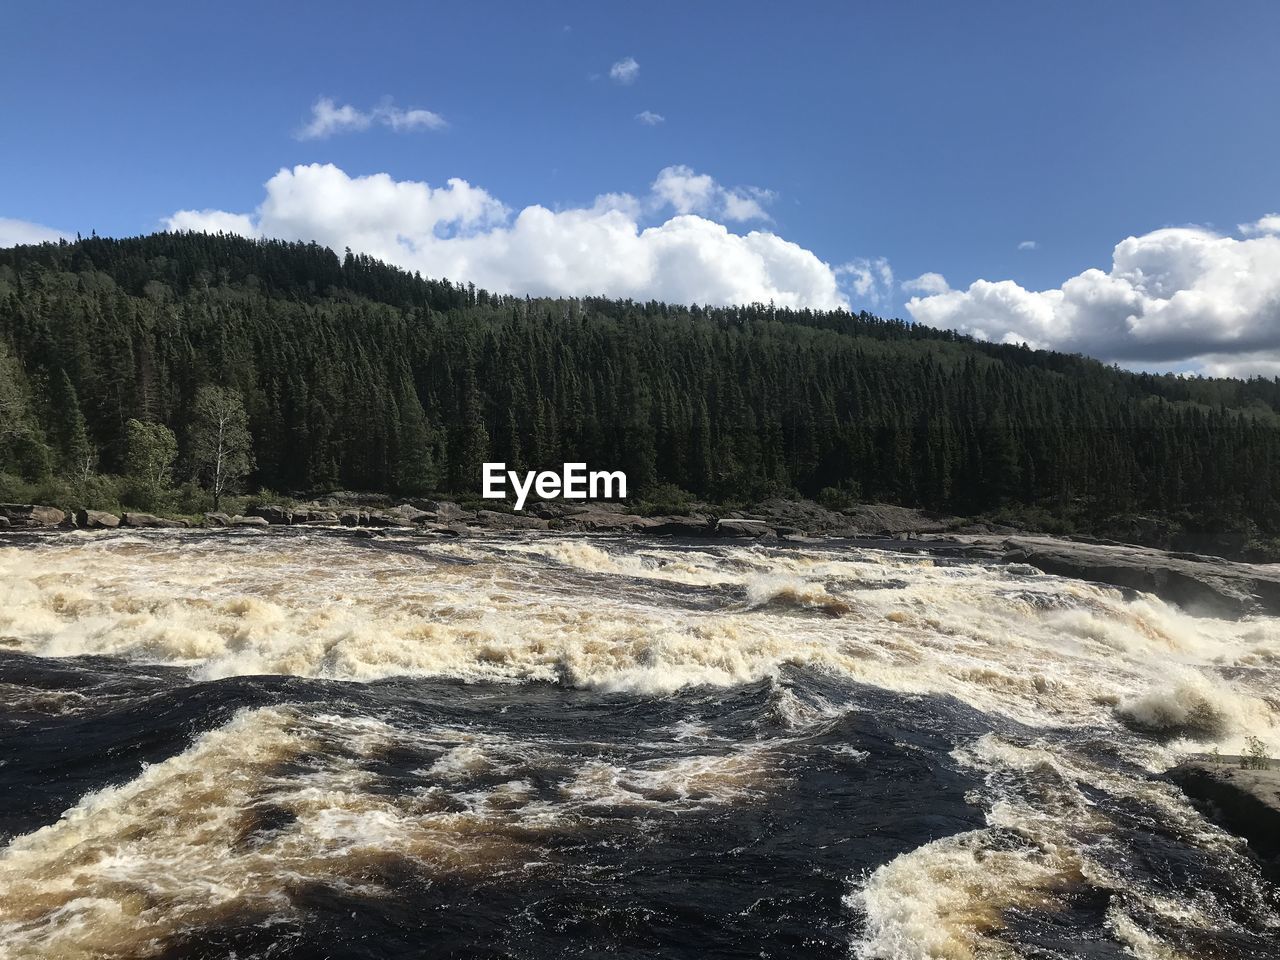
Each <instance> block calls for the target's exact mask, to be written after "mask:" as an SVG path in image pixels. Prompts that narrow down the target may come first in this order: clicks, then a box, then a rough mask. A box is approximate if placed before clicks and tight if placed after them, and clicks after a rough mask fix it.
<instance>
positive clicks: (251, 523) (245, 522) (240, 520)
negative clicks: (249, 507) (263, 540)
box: [231, 516, 271, 527]
mask: <svg viewBox="0 0 1280 960" xmlns="http://www.w3.org/2000/svg"><path fill="white" fill-rule="evenodd" d="M231 526H233V527H269V526H271V523H270V522H269V521H268V520H267V518H266V517H240V516H235V517H232V518H231Z"/></svg>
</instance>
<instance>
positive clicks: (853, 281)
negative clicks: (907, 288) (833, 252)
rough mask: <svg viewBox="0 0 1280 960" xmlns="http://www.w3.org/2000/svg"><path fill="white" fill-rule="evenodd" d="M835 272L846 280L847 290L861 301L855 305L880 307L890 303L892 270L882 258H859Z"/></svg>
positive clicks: (839, 267)
mask: <svg viewBox="0 0 1280 960" xmlns="http://www.w3.org/2000/svg"><path fill="white" fill-rule="evenodd" d="M835 272H836V275H837V276H839V277H843V278H847V279H846V282H847V283H848V285H849V288H850V289H851V290H852V291H853V294H854V296H855V297H857V299H858V300H860V301H861V304H855V305H865V306H870V307H880V306H884V305H886V304H889V303H890V302H891V299H892V297H893V268H892V267H890V266H889V261H888V260H886V259H885V258H884V257H874V258H871V259H867V258H865V257H859V258H858V259H856V260H850V261H849V262H848V263H844V264H841V265H840V266H838V267H836V270H835Z"/></svg>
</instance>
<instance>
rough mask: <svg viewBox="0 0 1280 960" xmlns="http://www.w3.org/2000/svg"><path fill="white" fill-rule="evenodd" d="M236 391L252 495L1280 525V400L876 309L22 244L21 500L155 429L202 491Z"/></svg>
mask: <svg viewBox="0 0 1280 960" xmlns="http://www.w3.org/2000/svg"><path fill="white" fill-rule="evenodd" d="M207 385H216V386H219V387H223V388H225V391H226V393H228V394H229V395H232V396H234V397H235V398H237V399H238V400H239V401H240V402H242V403H243V407H244V409H245V411H246V413H247V426H248V431H249V434H250V436H251V438H252V440H251V443H252V461H253V467H252V470H251V472H250V473H248V475H247V476H245V477H244V478H243V480H244V484H245V485H247V486H248V487H250V488H257V487H267V488H271V489H274V490H279V491H285V492H298V493H304V492H316V491H321V490H326V489H333V488H338V487H341V488H348V489H361V490H380V491H386V492H392V493H423V492H428V491H452V492H455V493H465V492H467V491H469V490H474V489H475V488H477V487H478V484H479V478H480V464H481V463H482V462H483V461H485V460H504V461H506V462H507V464H508V465H509V466H510V467H512V468H518V469H531V468H537V467H553V466H554V467H556V468H558V467H559V465H560V464H561V463H563V462H565V461H586V462H587V463H588V464H589V465H590V466H591V467H592V468H609V469H624V470H626V471H627V473H628V476H629V478H630V480H631V483H632V486H633V489H639V490H651V491H655V495H659V494H660V495H663V496H673V495H678V493H676V491H674V489H673V488H679V489H680V490H682V491H687V492H689V493H691V494H693V495H695V496H698V497H702V498H707V499H712V500H717V501H730V500H732V501H746V500H751V499H757V498H761V497H764V496H768V495H771V494H774V493H791V492H799V493H802V494H806V495H810V496H821V497H822V498H823V499H824V500H826V501H828V502H831V501H840V500H841V499H859V498H860V499H869V500H870V499H874V500H881V501H891V502H897V503H901V504H905V505H916V506H924V507H929V508H934V509H938V510H945V511H950V512H955V513H960V514H965V515H970V514H976V513H982V512H991V511H1000V510H1004V511H1005V512H1009V511H1011V510H1012V511H1020V512H1021V513H1022V514H1024V515H1027V516H1039V517H1041V518H1045V519H1046V522H1063V523H1071V524H1075V525H1077V526H1078V527H1081V528H1091V529H1104V528H1105V524H1106V523H1107V522H1110V518H1116V517H1126V516H1137V515H1144V514H1145V515H1150V516H1154V517H1157V518H1161V519H1162V520H1167V521H1169V522H1171V523H1173V524H1175V525H1180V526H1182V527H1184V528H1186V529H1195V530H1201V531H1223V532H1225V531H1231V532H1232V535H1233V536H1236V535H1238V536H1240V537H1243V538H1246V539H1257V538H1263V539H1265V538H1269V537H1274V536H1276V535H1277V534H1280V417H1278V416H1277V411H1278V410H1280V382H1277V381H1275V380H1260V379H1259V380H1250V381H1239V380H1216V379H1204V378H1183V377H1173V376H1149V375H1137V374H1131V373H1127V372H1123V371H1120V370H1118V369H1115V368H1112V367H1108V366H1105V365H1103V364H1101V363H1098V362H1096V361H1093V360H1089V359H1086V358H1082V357H1076V356H1067V355H1063V354H1056V353H1049V352H1043V351H1032V350H1028V349H1026V348H1023V347H1014V346H1004V345H994V344H985V343H978V342H974V341H972V340H969V339H967V338H964V337H962V336H959V335H957V334H954V333H951V332H947V331H938V330H931V329H928V328H924V327H919V326H914V325H911V324H907V323H903V322H901V321H896V320H880V319H877V318H875V317H872V316H870V315H868V314H865V313H862V314H852V315H851V314H848V313H843V312H830V313H824V312H814V311H808V310H783V309H775V308H773V307H772V306H770V305H755V306H750V307H741V308H727V309H721V308H715V309H708V308H699V307H685V306H674V305H669V304H662V303H656V302H655V303H635V302H630V301H614V300H605V299H592V298H587V299H561V300H550V299H528V298H522V297H509V296H497V295H493V294H489V293H486V292H485V291H483V290H477V289H475V288H474V287H472V286H469V285H467V286H463V285H457V284H451V283H449V282H446V281H437V280H426V279H423V278H421V277H419V276H415V275H411V274H408V273H405V272H403V271H401V270H398V269H395V268H393V267H389V266H386V265H384V264H381V263H378V262H376V261H374V260H371V259H369V258H367V257H363V256H352V255H350V254H348V255H346V256H345V257H339V256H337V255H335V254H334V253H333V252H332V251H330V250H328V249H327V248H324V247H320V246H317V245H315V244H292V243H282V242H263V241H251V240H245V239H241V238H236V237H227V236H208V235H202V234H168V233H165V234H156V235H154V236H148V237H141V238H137V239H128V240H109V239H103V238H97V237H94V238H90V239H85V240H80V241H77V242H75V243H70V244H61V245H48V244H46V245H43V246H28V247H17V248H12V249H8V250H0V434H3V436H2V437H0V439H2V440H3V445H2V447H0V470H2V471H3V472H4V474H5V476H6V479H5V481H4V482H5V483H7V484H8V485H9V486H10V487H13V486H14V485H15V484H17V483H18V482H19V479H18V478H22V479H23V480H25V481H31V482H37V483H47V484H53V485H55V486H56V485H57V484H63V485H64V486H63V487H62V488H60V489H64V490H69V491H70V492H66V493H65V494H64V496H66V497H74V496H76V491H75V485H76V484H79V485H81V486H84V485H86V484H88V485H91V484H92V483H95V482H97V483H101V482H103V481H102V478H101V477H100V476H99V475H100V474H106V475H126V474H131V473H137V472H138V470H139V465H138V464H137V463H134V462H131V460H130V456H131V453H130V449H129V446H128V438H129V436H130V432H129V423H130V421H139V422H141V423H143V424H146V423H148V422H157V423H161V424H164V425H167V427H169V428H170V429H171V430H172V431H173V433H174V435H175V436H176V444H177V449H176V459H175V460H174V463H173V467H172V471H171V473H169V474H167V475H166V476H164V477H161V478H160V479H162V480H164V481H165V482H166V483H169V484H170V485H173V486H178V485H181V484H182V483H183V482H185V481H188V480H192V479H197V478H198V474H199V473H200V471H199V470H198V469H197V468H198V467H199V466H200V463H199V462H198V459H199V458H198V457H197V455H196V451H195V449H194V448H195V446H196V438H194V437H193V436H192V433H191V429H190V424H191V423H192V422H193V415H194V413H195V411H193V405H194V404H195V403H196V398H197V395H198V393H199V391H200V388H201V387H202V386H207ZM67 485H70V486H67ZM95 489H96V488H95ZM2 493H3V491H0V494H2ZM83 495H84V496H88V494H83ZM1250 524H1252V525H1255V526H1250Z"/></svg>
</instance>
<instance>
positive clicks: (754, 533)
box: [716, 518, 773, 539]
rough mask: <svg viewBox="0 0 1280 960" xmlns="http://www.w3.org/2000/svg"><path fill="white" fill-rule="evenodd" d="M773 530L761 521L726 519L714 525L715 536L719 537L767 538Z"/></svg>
mask: <svg viewBox="0 0 1280 960" xmlns="http://www.w3.org/2000/svg"><path fill="white" fill-rule="evenodd" d="M771 533H773V530H772V529H771V528H770V527H769V525H768V524H767V523H765V522H764V521H763V520H738V519H734V518H727V519H724V520H721V521H719V522H718V523H717V524H716V534H717V535H718V536H721V537H749V538H752V539H755V538H759V537H767V536H769V534H771Z"/></svg>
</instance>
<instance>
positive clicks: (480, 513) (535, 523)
mask: <svg viewBox="0 0 1280 960" xmlns="http://www.w3.org/2000/svg"><path fill="white" fill-rule="evenodd" d="M476 523H477V524H479V525H480V526H482V527H485V528H486V529H489V530H546V529H547V528H548V527H549V526H550V524H549V523H548V522H547V521H546V520H544V519H543V518H542V517H530V516H527V515H526V514H524V513H501V512H500V511H497V510H477V511H476Z"/></svg>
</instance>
